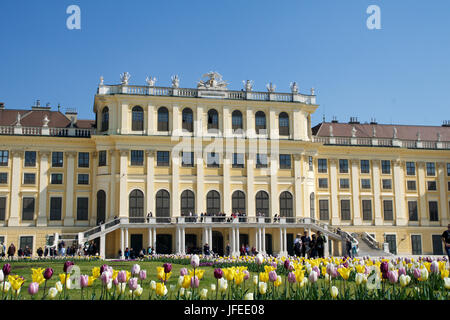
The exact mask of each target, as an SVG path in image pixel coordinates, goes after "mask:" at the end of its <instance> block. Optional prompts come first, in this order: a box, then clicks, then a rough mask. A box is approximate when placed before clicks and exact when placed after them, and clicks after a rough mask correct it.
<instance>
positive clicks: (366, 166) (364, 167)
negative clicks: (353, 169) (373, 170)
mask: <svg viewBox="0 0 450 320" xmlns="http://www.w3.org/2000/svg"><path fill="white" fill-rule="evenodd" d="M361 173H370V161H369V160H361Z"/></svg>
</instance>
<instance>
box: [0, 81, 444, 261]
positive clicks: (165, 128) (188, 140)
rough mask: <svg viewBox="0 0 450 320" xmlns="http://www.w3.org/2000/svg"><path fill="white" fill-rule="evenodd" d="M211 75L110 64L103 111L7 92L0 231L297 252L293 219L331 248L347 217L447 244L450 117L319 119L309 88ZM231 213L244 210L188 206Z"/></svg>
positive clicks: (351, 228)
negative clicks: (120, 68) (117, 74)
mask: <svg viewBox="0 0 450 320" xmlns="http://www.w3.org/2000/svg"><path fill="white" fill-rule="evenodd" d="M204 76H205V77H206V79H205V80H204V81H199V83H198V88H197V89H186V88H179V78H178V76H175V77H173V78H172V86H171V87H157V86H155V82H156V79H155V78H151V77H150V78H147V85H146V86H134V85H130V84H129V83H128V81H129V78H130V76H129V74H128V73H125V74H123V75H122V77H121V80H122V82H121V84H119V85H105V84H104V83H103V79H101V82H100V84H99V87H98V91H97V94H96V96H95V102H94V113H95V121H90V120H79V119H77V114H76V112H74V111H68V112H66V114H63V113H61V112H59V110H58V111H52V110H51V109H50V107H41V106H40V105H39V103H38V104H37V105H36V106H34V107H32V109H31V110H9V109H6V108H5V107H4V106H0V141H1V142H0V240H3V241H4V242H5V244H6V245H9V244H10V243H11V242H12V243H14V244H16V246H25V245H29V246H31V247H32V248H33V253H35V252H36V249H37V248H38V247H43V246H44V245H45V244H53V243H55V242H57V240H58V239H65V240H66V242H70V240H75V241H79V242H80V243H82V242H84V241H85V240H94V239H95V240H96V241H97V242H98V244H99V246H100V254H101V255H102V256H105V257H108V258H109V257H116V256H117V254H118V251H119V249H121V250H122V252H123V250H124V249H125V248H127V247H134V248H135V249H139V248H141V247H147V246H149V245H151V246H153V247H155V246H156V250H157V252H160V253H166V252H179V253H183V252H186V249H187V248H192V247H201V246H202V244H204V243H209V244H210V246H211V247H212V249H213V250H214V251H216V252H219V253H222V254H223V253H224V250H225V247H226V245H227V244H228V243H230V245H231V253H232V254H238V250H239V246H240V245H242V244H249V245H250V247H252V246H255V247H256V249H257V250H258V251H263V252H267V253H272V254H286V253H288V252H291V251H292V243H293V239H294V238H295V236H296V234H298V233H303V231H304V230H309V231H311V232H312V233H314V232H316V231H317V230H321V231H323V232H324V233H325V234H326V235H327V236H328V240H329V241H328V243H327V248H326V252H327V253H329V254H342V248H341V246H340V239H341V238H340V236H339V234H338V233H337V232H338V230H337V228H339V229H341V230H342V231H347V232H349V233H350V234H354V235H355V234H360V235H362V236H363V238H365V239H366V240H368V241H369V242H371V243H372V244H374V245H375V246H377V245H381V244H382V243H389V250H390V251H391V252H393V253H399V254H433V253H434V254H441V252H442V245H441V241H440V235H441V233H442V231H443V229H445V227H446V226H447V224H448V222H449V221H450V219H449V215H450V210H449V207H450V202H449V196H450V127H448V126H442V127H439V126H436V127H431V126H430V127H425V126H403V125H397V126H395V125H380V124H376V123H370V124H360V123H358V121H356V119H352V120H353V121H351V122H350V123H338V122H337V121H333V122H323V123H320V124H319V125H317V126H315V127H313V128H312V126H311V114H312V113H313V112H315V110H316V109H317V107H318V105H317V104H316V96H315V95H314V90H313V89H312V90H311V94H300V93H298V87H297V84H296V83H292V84H291V93H276V92H275V86H274V85H273V84H270V85H268V86H267V89H268V91H267V92H256V91H253V90H252V82H251V81H247V82H245V83H244V90H241V91H231V90H228V89H227V84H226V83H225V82H224V81H222V78H221V76H220V75H219V74H217V73H214V72H210V73H208V74H206V75H204ZM149 212H151V213H152V218H151V219H147V214H148V213H149ZM222 212H224V213H225V214H226V218H228V217H229V216H230V214H231V213H232V212H239V213H245V214H246V217H245V218H242V217H241V218H240V219H236V220H235V221H232V222H227V220H226V219H223V218H217V217H207V218H204V219H203V220H202V221H200V217H198V220H197V222H196V223H195V222H193V218H192V217H190V214H191V213H192V214H193V215H195V214H197V215H198V216H200V214H201V213H208V214H213V215H214V214H217V213H222ZM275 214H277V215H279V216H280V217H281V218H280V219H279V220H277V221H276V222H273V220H274V216H275ZM261 216H263V217H261ZM115 218H116V219H115ZM99 222H100V223H101V226H98V224H99ZM105 222H106V223H105ZM96 226H98V227H96ZM360 241H361V240H360Z"/></svg>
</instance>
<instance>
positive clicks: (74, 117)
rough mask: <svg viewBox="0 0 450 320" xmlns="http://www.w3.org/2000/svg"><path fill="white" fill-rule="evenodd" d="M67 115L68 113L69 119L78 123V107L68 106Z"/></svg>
mask: <svg viewBox="0 0 450 320" xmlns="http://www.w3.org/2000/svg"><path fill="white" fill-rule="evenodd" d="M65 115H66V117H67V119H69V120H70V122H71V123H73V124H75V123H77V115H78V112H77V110H76V109H72V108H67V109H66V113H65Z"/></svg>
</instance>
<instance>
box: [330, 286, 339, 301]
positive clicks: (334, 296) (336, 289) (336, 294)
mask: <svg viewBox="0 0 450 320" xmlns="http://www.w3.org/2000/svg"><path fill="white" fill-rule="evenodd" d="M330 293H331V296H332V297H333V299H336V297H337V296H338V294H339V290H338V288H336V287H335V286H332V287H331V291H330Z"/></svg>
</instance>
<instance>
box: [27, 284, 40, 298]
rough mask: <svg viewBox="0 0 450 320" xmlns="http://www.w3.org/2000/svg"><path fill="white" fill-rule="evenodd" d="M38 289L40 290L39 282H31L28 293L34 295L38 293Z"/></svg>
mask: <svg viewBox="0 0 450 320" xmlns="http://www.w3.org/2000/svg"><path fill="white" fill-rule="evenodd" d="M38 291H39V283H37V282H32V283H30V286H29V287H28V293H29V294H30V295H31V296H34V295H35V294H36V293H38Z"/></svg>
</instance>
